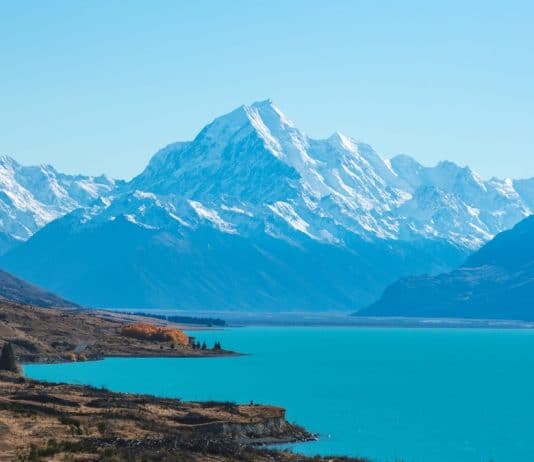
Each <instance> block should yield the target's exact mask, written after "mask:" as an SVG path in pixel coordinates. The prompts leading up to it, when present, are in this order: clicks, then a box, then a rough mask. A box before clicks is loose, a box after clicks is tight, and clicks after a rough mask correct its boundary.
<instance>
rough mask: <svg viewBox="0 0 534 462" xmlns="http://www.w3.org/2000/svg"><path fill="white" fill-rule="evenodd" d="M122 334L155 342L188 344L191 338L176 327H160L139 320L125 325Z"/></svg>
mask: <svg viewBox="0 0 534 462" xmlns="http://www.w3.org/2000/svg"><path fill="white" fill-rule="evenodd" d="M121 334H122V335H124V336H126V337H132V338H137V339H140V340H152V341H155V342H173V343H177V344H179V345H188V344H189V338H188V337H187V335H186V334H185V333H184V332H183V331H181V330H180V329H176V328H174V327H159V326H156V325H154V324H149V323H144V322H137V323H134V324H128V325H126V326H123V327H122V329H121Z"/></svg>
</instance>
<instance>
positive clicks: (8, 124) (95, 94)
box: [0, 0, 534, 178]
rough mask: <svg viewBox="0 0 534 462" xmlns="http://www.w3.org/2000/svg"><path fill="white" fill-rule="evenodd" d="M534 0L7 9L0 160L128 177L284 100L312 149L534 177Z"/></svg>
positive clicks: (1, 29) (2, 31) (1, 57)
mask: <svg viewBox="0 0 534 462" xmlns="http://www.w3.org/2000/svg"><path fill="white" fill-rule="evenodd" d="M533 4H534V2H527V1H523V2H518V1H504V0H503V1H501V2H492V1H487V0H485V1H458V2H456V1H445V2H432V1H428V0H425V1H409V0H404V1H380V0H373V1H372V0H368V1H365V2H364V1H355V0H353V1H349V0H347V1H335V0H328V1H327V0H323V1H312V0H308V1H290V0H286V1H277V0H269V1H250V0H247V1H238V0H228V1H222V0H219V1H216V0H213V1H206V0H195V1H187V2H186V1H178V0H176V1H157V0H152V1H128V2H126V1H113V0H105V1H98V0H93V1H81V0H79V1H75V0H68V1H54V0H48V1H21V2H15V1H13V2H1V3H0V153H3V154H9V155H12V156H14V157H15V158H16V159H18V160H19V161H21V162H23V163H44V162H46V163H52V164H53V165H55V166H57V167H58V168H59V169H62V170H65V171H67V172H84V173H91V174H97V173H101V172H105V173H107V174H109V175H112V176H116V177H121V178H129V177H131V176H132V175H134V174H136V173H137V172H139V171H140V170H141V169H142V168H143V167H144V165H145V164H146V162H147V161H148V159H149V158H150V156H151V155H152V154H153V153H154V152H155V151H156V150H157V149H158V148H159V147H161V146H163V145H165V144H167V143H169V142H173V141H177V140H187V139H191V138H192V137H193V136H194V135H195V134H196V133H197V132H198V131H199V130H200V129H201V128H202V127H203V126H204V125H205V124H206V123H207V122H209V121H210V120H211V119H213V118H214V117H215V116H217V115H220V114H222V113H225V112H227V111H229V110H231V109H233V108H234V107H237V106H239V105H240V104H243V103H251V102H253V101H255V100H261V99H265V98H268V97H270V98H272V99H273V100H274V101H275V103H276V104H277V105H278V106H279V107H280V108H281V109H282V110H283V111H284V112H285V113H286V114H287V115H288V116H289V117H290V118H291V119H293V120H294V121H295V123H296V124H297V125H298V126H299V127H300V128H301V129H303V130H304V131H305V132H307V133H308V134H309V135H310V136H313V137H324V136H327V135H329V134H331V133H332V132H334V131H336V130H339V131H341V132H343V133H346V134H348V135H351V136H353V137H355V138H357V139H360V140H362V141H366V142H368V143H370V144H371V145H373V146H374V147H375V149H377V150H378V151H379V152H380V153H381V154H382V155H383V156H385V157H390V156H392V155H394V154H397V153H401V152H402V153H408V154H411V155H413V156H414V157H416V158H417V159H418V160H420V161H422V162H423V163H426V164H433V163H435V162H436V161H438V160H442V159H450V160H454V161H456V162H458V163H460V164H463V165H465V164H469V165H470V166H472V167H473V168H474V170H477V171H479V172H480V173H481V174H482V175H483V176H484V177H489V176H492V175H498V176H513V177H528V176H534V148H533V140H532V138H533V136H532V135H533V128H534V27H533V24H534V6H533Z"/></svg>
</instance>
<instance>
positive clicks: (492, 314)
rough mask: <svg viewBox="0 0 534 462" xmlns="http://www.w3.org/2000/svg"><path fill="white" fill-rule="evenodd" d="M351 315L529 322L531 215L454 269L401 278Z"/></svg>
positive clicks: (533, 264) (533, 279)
mask: <svg viewBox="0 0 534 462" xmlns="http://www.w3.org/2000/svg"><path fill="white" fill-rule="evenodd" d="M357 314H358V315H364V316H417V317H448V318H488V319H518V320H528V321H532V320H534V216H530V217H528V218H526V219H525V220H523V221H522V222H521V223H519V224H518V225H516V226H515V227H514V228H513V229H512V230H510V231H504V232H503V233H501V234H499V235H497V236H496V237H495V238H494V239H493V240H492V241H490V242H489V243H487V244H486V245H485V246H484V247H482V248H481V249H480V250H479V251H477V252H475V253H474V254H473V255H471V256H470V257H469V258H468V259H467V261H466V262H465V263H464V264H463V265H462V266H461V267H460V268H459V269H457V270H455V271H452V272H450V273H445V274H440V275H438V276H412V277H409V278H405V279H401V280H400V281H398V282H396V283H394V284H392V285H391V286H389V287H388V288H387V289H386V290H385V292H384V294H383V296H382V297H381V298H380V300H378V301H377V302H376V303H374V304H372V305H371V306H369V307H368V308H366V309H364V310H361V311H360V312H359V313H357Z"/></svg>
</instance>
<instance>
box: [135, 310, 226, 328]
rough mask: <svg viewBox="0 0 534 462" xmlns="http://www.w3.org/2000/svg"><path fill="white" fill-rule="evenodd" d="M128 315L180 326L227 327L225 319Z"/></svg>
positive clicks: (142, 314)
mask: <svg viewBox="0 0 534 462" xmlns="http://www.w3.org/2000/svg"><path fill="white" fill-rule="evenodd" d="M126 314H133V315H136V316H144V317H146V318H156V319H162V320H164V321H169V322H176V323H178V324H198V325H201V326H210V327H211V326H217V327H225V326H226V321H225V320H224V319H218V318H196V317H193V316H178V315H166V314H155V313H146V312H136V311H130V312H127V313H126Z"/></svg>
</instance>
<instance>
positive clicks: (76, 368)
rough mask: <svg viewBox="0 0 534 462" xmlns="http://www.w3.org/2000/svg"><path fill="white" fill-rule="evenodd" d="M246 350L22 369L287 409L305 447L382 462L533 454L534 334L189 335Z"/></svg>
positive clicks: (294, 331) (338, 331) (255, 331)
mask: <svg viewBox="0 0 534 462" xmlns="http://www.w3.org/2000/svg"><path fill="white" fill-rule="evenodd" d="M193 335H196V337H197V338H198V339H199V340H201V341H202V340H204V339H205V340H207V342H208V344H211V343H213V341H214V340H220V341H221V342H222V344H223V347H225V348H229V349H234V350H236V351H241V352H244V353H249V354H250V355H249V356H241V357H231V358H210V359H187V358H186V359H163V358H161V359H160V358H152V359H130V358H128V359H122V358H121V359H119V358H110V359H106V360H104V361H96V362H87V363H66V364H55V365H27V366H25V367H24V369H25V372H26V374H27V375H28V376H30V377H33V378H38V379H43V380H50V381H62V382H69V383H81V384H91V385H95V386H105V387H107V388H109V389H112V390H115V391H126V392H139V393H150V394H154V395H159V396H166V397H180V398H182V399H185V400H211V399H213V400H231V401H238V402H247V403H248V402H249V401H250V400H254V401H255V402H262V403H270V404H276V405H280V406H284V407H285V408H286V409H287V415H288V418H289V420H291V421H294V422H297V423H299V424H302V425H304V426H305V427H307V428H308V429H309V430H310V431H313V432H317V433H319V434H320V440H319V441H317V442H312V443H305V444H299V445H294V446H293V448H294V450H295V451H298V452H302V453H306V454H317V453H320V454H342V455H355V456H356V455H357V456H365V457H369V458H370V459H373V460H376V461H379V462H385V461H388V462H389V461H391V462H393V461H396V460H402V461H404V462H451V461H455V462H473V461H474V462H477V461H483V462H489V461H494V462H501V461H502V462H525V461H528V460H534V331H529V330H490V329H471V330H469V329H393V328H387V329H386V328H320V327H313V328H299V327H290V328H274V327H271V328H260V327H247V328H235V329H227V330H224V331H215V332H214V331H212V332H208V331H204V332H196V333H194V334H193Z"/></svg>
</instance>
